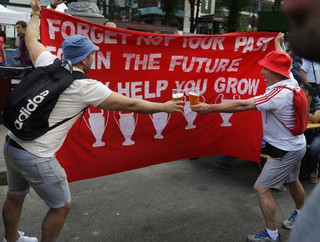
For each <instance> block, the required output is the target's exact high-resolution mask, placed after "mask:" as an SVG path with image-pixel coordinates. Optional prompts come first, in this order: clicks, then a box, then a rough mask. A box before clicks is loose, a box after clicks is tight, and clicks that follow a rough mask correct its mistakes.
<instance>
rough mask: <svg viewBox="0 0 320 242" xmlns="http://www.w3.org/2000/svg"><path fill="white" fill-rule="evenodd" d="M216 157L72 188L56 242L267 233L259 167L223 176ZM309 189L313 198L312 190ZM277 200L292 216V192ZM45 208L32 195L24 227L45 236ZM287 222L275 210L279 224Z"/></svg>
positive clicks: (247, 165) (241, 167)
mask: <svg viewBox="0 0 320 242" xmlns="http://www.w3.org/2000/svg"><path fill="white" fill-rule="evenodd" d="M0 127H1V126H0ZM2 129H3V127H1V132H2ZM1 138H4V137H1ZM1 142H2V140H1ZM1 147H2V146H1ZM215 159H216V157H203V158H200V159H197V160H179V161H175V162H170V163H165V164H160V165H156V166H151V167H147V168H143V169H138V170H133V171H129V172H123V173H119V174H114V175H110V176H105V177H100V178H96V179H90V180H85V181H79V182H74V183H71V184H70V189H71V194H72V201H73V206H72V209H71V211H70V214H69V217H68V219H67V222H66V225H65V227H64V229H63V231H62V233H61V236H60V238H59V240H58V241H60V242H69V241H81V242H82V241H86V242H87V241H89V242H95V241H97V242H100V241H101V242H104V241H108V242H127V241H130V242H140V241H142V242H145V241H146V242H150V241H152V242H153V241H155V242H162V241H166V242H180V241H181V242H189V241H190V242H194V241H197V242H202V241H214V242H222V241H230V242H237V241H246V236H247V234H250V233H256V232H259V231H260V230H261V229H263V228H264V223H263V222H262V216H261V214H260V208H259V204H258V199H257V197H256V195H255V193H254V191H253V189H252V185H253V183H254V181H255V179H256V178H257V176H258V171H259V169H258V167H257V165H256V164H254V163H252V162H249V161H245V160H236V161H235V165H236V166H237V168H236V169H235V170H233V171H224V170H220V169H218V168H216V167H215V166H214V165H213V164H214V161H215ZM0 162H2V160H1V159H0ZM1 166H3V165H1ZM303 185H304V187H305V189H306V193H307V194H310V192H311V190H312V189H313V187H314V185H312V184H309V183H305V182H304V183H303ZM5 194H6V186H0V204H3V201H4V198H5ZM275 197H276V199H277V201H278V203H279V204H280V206H281V209H282V210H283V213H284V214H285V216H289V215H290V213H291V212H292V211H293V209H294V204H293V201H292V200H291V198H290V195H289V192H275ZM46 211H47V208H46V206H45V204H44V203H43V202H42V201H41V200H40V199H39V198H38V196H37V194H35V192H34V191H31V193H30V194H29V195H28V196H27V198H26V200H25V204H24V209H23V213H22V218H21V221H20V229H21V230H23V231H26V232H27V233H28V234H30V235H33V236H37V237H38V238H40V228H41V221H42V218H43V217H44V215H45V213H46ZM282 220H283V218H282V215H281V213H280V211H279V209H277V224H278V225H279V226H280V225H281V222H282ZM280 233H281V234H282V236H283V241H287V239H288V235H289V231H288V230H285V229H282V228H280ZM2 238H3V225H2V224H1V226H0V240H1V239H2Z"/></svg>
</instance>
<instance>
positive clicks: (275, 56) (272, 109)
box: [191, 35, 306, 241]
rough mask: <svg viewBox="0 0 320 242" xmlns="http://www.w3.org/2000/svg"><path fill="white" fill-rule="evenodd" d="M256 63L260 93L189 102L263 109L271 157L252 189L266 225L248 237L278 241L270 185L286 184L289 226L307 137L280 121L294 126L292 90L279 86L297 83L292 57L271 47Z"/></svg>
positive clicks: (299, 193) (300, 194)
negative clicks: (262, 80)
mask: <svg viewBox="0 0 320 242" xmlns="http://www.w3.org/2000/svg"><path fill="white" fill-rule="evenodd" d="M279 36H280V35H279ZM279 36H278V37H279ZM259 64H260V65H261V66H262V70H261V74H262V76H263V77H264V78H265V82H266V85H267V89H266V93H264V94H263V95H260V96H256V97H254V98H250V99H246V100H235V101H230V102H227V103H222V104H206V103H200V104H198V105H194V106H191V109H192V110H193V111H196V112H199V113H201V114H206V113H211V112H223V113H227V112H229V113H235V112H241V111H247V110H259V111H262V120H263V130H264V138H265V139H266V141H267V144H266V147H267V148H268V149H269V155H270V158H268V160H267V162H266V164H265V166H264V167H263V170H262V172H261V174H260V176H259V177H258V179H257V181H256V183H255V184H254V189H255V191H256V193H257V195H258V199H259V202H260V208H261V212H262V214H263V217H264V220H265V223H266V229H265V230H263V231H262V232H261V233H258V234H256V235H249V236H248V241H281V237H280V234H279V233H278V229H277V225H276V219H275V211H276V203H275V200H274V197H273V194H272V190H271V189H272V188H275V189H279V188H280V187H281V186H282V185H283V184H287V186H288V188H289V190H290V194H291V196H292V198H293V200H294V202H295V205H296V210H295V211H294V212H293V214H292V215H291V216H290V218H289V219H287V220H285V221H284V222H283V226H284V227H285V228H287V229H291V228H292V226H293V225H294V223H295V219H296V217H297V214H298V213H299V212H300V210H301V208H302V206H303V203H304V189H303V187H302V185H301V183H300V182H299V180H298V176H299V170H300V163H301V159H302V158H303V156H304V154H305V152H306V140H305V137H304V135H303V134H302V135H298V136H294V135H292V134H291V132H290V131H289V130H288V129H287V128H286V127H285V126H284V125H283V124H282V123H284V124H285V125H286V126H287V127H288V128H294V127H295V113H294V106H293V95H294V94H293V92H292V91H291V90H288V89H286V88H282V87H283V86H287V87H290V88H298V83H297V82H296V81H295V80H294V79H293V78H292V76H290V69H291V64H292V59H291V58H290V57H289V56H288V55H287V54H285V53H283V52H282V51H272V52H270V53H269V54H268V55H266V56H265V57H264V58H263V59H262V60H261V61H259ZM279 120H281V121H282V123H281V122H280V121H279Z"/></svg>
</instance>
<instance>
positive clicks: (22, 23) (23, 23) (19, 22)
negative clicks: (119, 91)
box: [16, 20, 27, 29]
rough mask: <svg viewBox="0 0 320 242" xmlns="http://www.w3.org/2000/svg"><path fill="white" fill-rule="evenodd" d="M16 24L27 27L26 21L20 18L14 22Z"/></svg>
mask: <svg viewBox="0 0 320 242" xmlns="http://www.w3.org/2000/svg"><path fill="white" fill-rule="evenodd" d="M18 24H19V25H21V27H22V28H24V29H25V28H27V23H26V22H24V21H22V20H19V21H18V22H16V25H18Z"/></svg>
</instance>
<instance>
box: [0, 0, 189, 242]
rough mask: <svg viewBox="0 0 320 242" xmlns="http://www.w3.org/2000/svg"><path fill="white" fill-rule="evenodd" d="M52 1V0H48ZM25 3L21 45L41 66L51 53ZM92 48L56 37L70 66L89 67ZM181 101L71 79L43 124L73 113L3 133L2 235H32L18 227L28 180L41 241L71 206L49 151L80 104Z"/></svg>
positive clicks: (84, 41)
mask: <svg viewBox="0 0 320 242" xmlns="http://www.w3.org/2000/svg"><path fill="white" fill-rule="evenodd" d="M57 2H58V0H54V3H57ZM30 5H31V8H32V10H33V12H32V17H31V20H30V22H29V24H28V28H27V32H26V37H25V41H26V45H27V48H28V50H29V53H30V57H31V60H32V63H33V64H34V66H35V67H39V66H46V65H49V64H52V63H53V61H54V60H55V59H56V58H57V57H56V56H54V55H53V54H51V53H49V52H48V51H47V50H46V48H45V46H43V45H42V44H41V43H39V42H38V39H37V37H38V36H39V16H40V10H41V7H40V4H39V1H38V0H31V2H30ZM98 49H99V47H97V46H96V45H94V44H93V43H92V42H91V41H90V40H89V38H87V37H85V36H81V35H74V36H71V37H69V38H67V39H66V40H65V41H64V42H63V43H62V51H63V53H64V56H63V58H64V59H65V60H69V61H70V62H71V63H72V65H73V70H74V72H77V71H78V72H83V73H87V72H89V70H90V67H91V64H92V62H93V56H94V52H95V51H96V50H98ZM182 103H183V102H182V101H178V102H173V101H168V102H166V103H153V102H148V101H145V100H140V99H132V98H127V97H125V96H123V95H121V94H118V93H116V92H113V91H111V90H110V89H109V88H108V87H106V86H105V85H103V84H102V83H101V82H99V81H96V80H92V79H90V78H87V79H76V80H74V81H73V83H72V84H71V85H70V86H69V87H68V88H67V89H66V90H65V91H64V92H63V93H62V94H61V95H60V97H59V99H58V102H57V104H56V106H55V107H54V109H53V110H52V113H51V114H50V117H49V126H52V125H54V124H56V123H58V122H60V121H61V120H64V119H66V118H68V117H72V116H75V117H73V118H72V119H70V120H68V121H67V122H65V123H63V124H62V125H60V126H58V127H56V128H54V129H52V130H50V131H48V132H47V133H46V134H44V135H43V136H40V137H39V138H36V139H34V140H32V141H24V140H21V139H19V138H17V137H16V136H15V135H14V134H13V133H11V132H9V133H8V135H7V137H6V142H5V145H4V156H5V160H6V165H7V174H8V193H7V198H6V200H5V202H4V205H3V210H2V215H3V221H4V227H5V239H4V241H19V242H21V241H29V242H31V241H33V242H34V241H37V239H36V238H34V237H27V236H24V233H23V232H20V231H18V225H19V219H20V215H21V210H22V205H23V201H24V198H25V195H26V194H27V193H28V192H29V189H30V186H31V187H32V188H33V189H34V190H35V191H36V192H37V194H38V195H39V196H40V197H41V198H42V199H43V200H44V201H45V203H46V204H47V205H48V206H49V208H50V209H49V211H48V213H47V215H46V216H45V218H44V220H43V223H42V237H41V241H55V240H56V239H57V238H58V236H59V233H60V231H61V229H62V227H63V225H64V222H65V219H66V217H67V214H68V212H69V209H70V207H71V196H70V190H69V186H68V181H67V176H66V173H65V171H64V169H63V168H62V167H61V166H60V164H59V162H58V161H57V159H56V158H55V153H56V152H57V151H58V150H59V148H60V147H61V146H62V144H63V142H64V140H65V138H66V135H67V133H68V131H69V129H70V128H71V126H72V125H73V123H74V122H75V121H76V120H77V118H78V116H79V115H80V112H81V110H82V109H83V108H85V107H88V106H89V105H92V106H96V107H99V108H102V109H105V110H117V111H123V110H127V111H131V112H139V113H155V112H168V113H173V112H178V111H180V110H181V108H183V106H182ZM76 114H78V115H76Z"/></svg>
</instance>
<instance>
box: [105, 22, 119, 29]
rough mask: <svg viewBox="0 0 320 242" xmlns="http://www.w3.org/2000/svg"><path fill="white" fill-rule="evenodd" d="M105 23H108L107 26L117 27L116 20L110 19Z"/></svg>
mask: <svg viewBox="0 0 320 242" xmlns="http://www.w3.org/2000/svg"><path fill="white" fill-rule="evenodd" d="M103 25H106V26H109V27H113V28H117V25H116V24H115V23H114V22H110V21H106V22H104V23H103Z"/></svg>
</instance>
